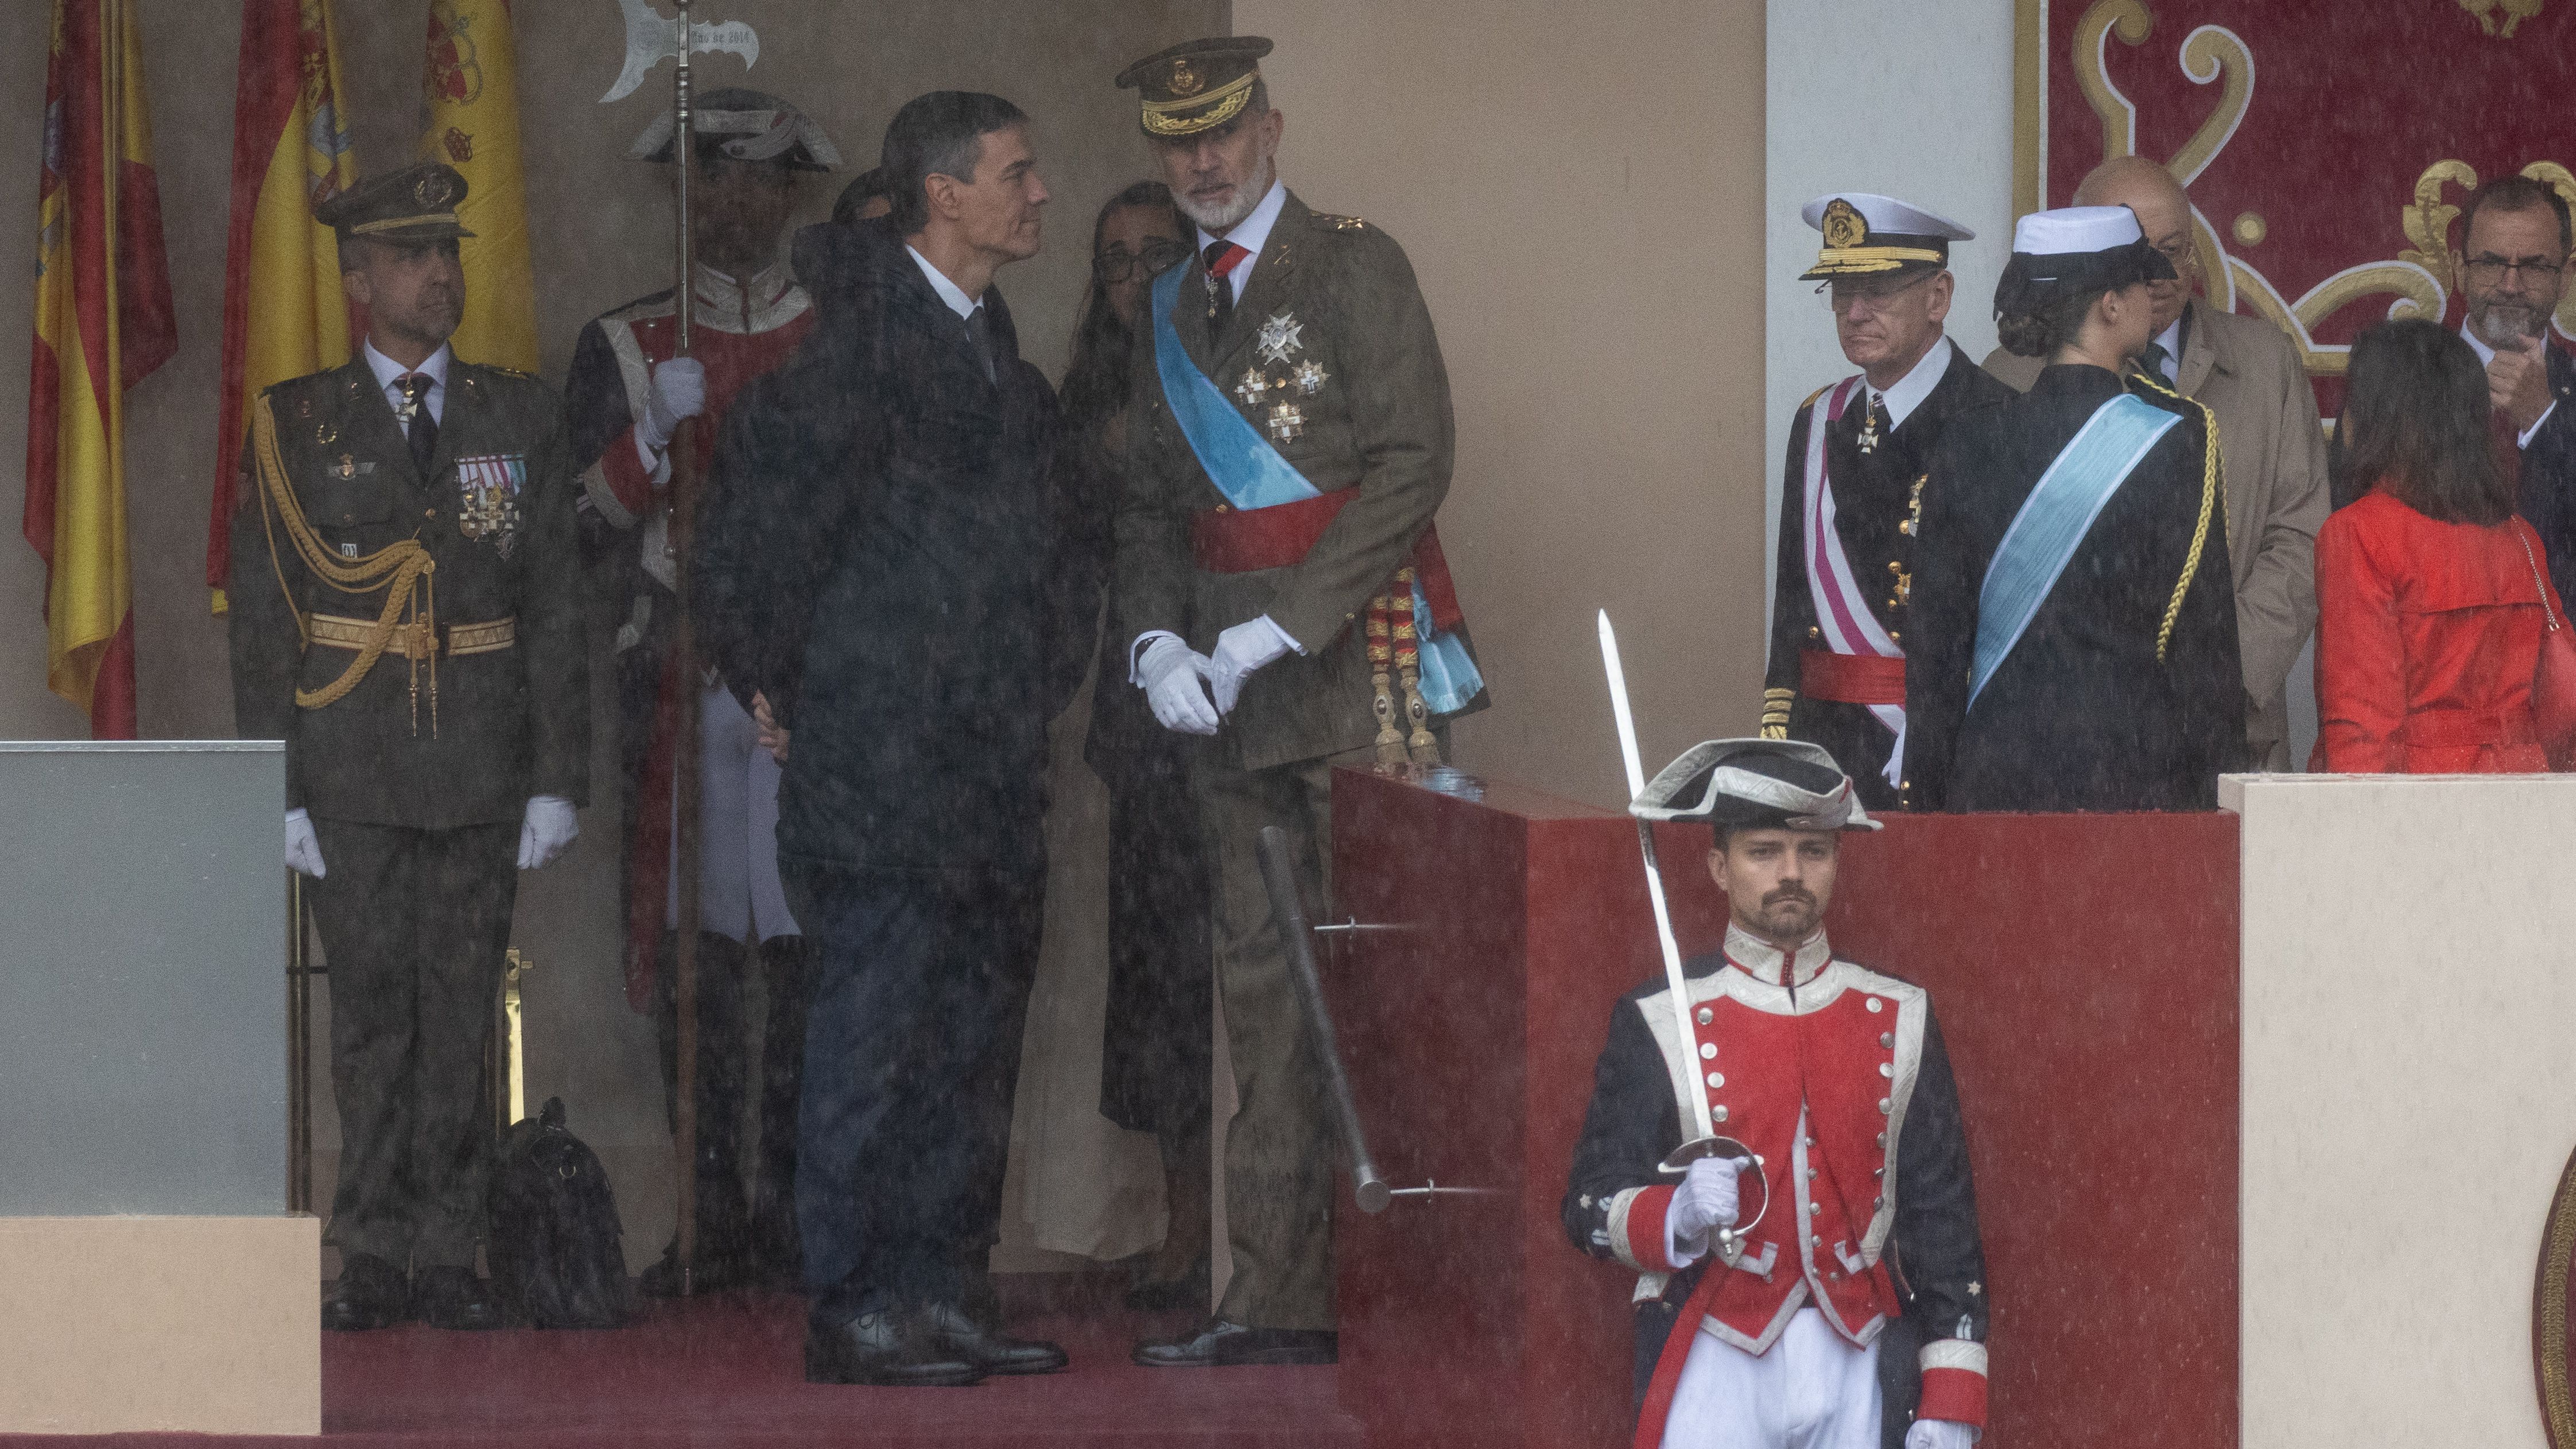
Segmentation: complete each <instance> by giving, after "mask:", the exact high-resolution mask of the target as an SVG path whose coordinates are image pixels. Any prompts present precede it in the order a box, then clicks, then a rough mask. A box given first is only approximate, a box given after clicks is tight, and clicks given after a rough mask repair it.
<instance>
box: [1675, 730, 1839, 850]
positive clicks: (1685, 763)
mask: <svg viewBox="0 0 2576 1449" xmlns="http://www.w3.org/2000/svg"><path fill="white" fill-rule="evenodd" d="M1628 813H1629V814H1631V815H1634V816H1636V817H1637V818H1639V819H1641V820H1670V821H1682V822H1696V823H1698V824H1703V825H1716V826H1720V827H1723V828H1726V829H1730V830H1770V829H1786V830H1876V829H1878V828H1879V823H1878V822H1877V821H1875V820H1872V819H1870V818H1869V812H1868V811H1867V810H1865V809H1863V808H1861V803H1860V793H1859V792H1858V791H1856V790H1854V789H1853V788H1852V782H1851V777H1850V776H1849V775H1846V774H1844V773H1843V771H1842V767H1841V766H1840V765H1837V764H1835V763H1834V757H1833V755H1832V753H1831V752H1829V751H1828V750H1826V749H1825V747H1824V746H1822V745H1811V744H1808V743H1807V742H1806V741H1804V740H1764V739H1742V740H1708V741H1705V742H1703V743H1701V744H1696V745H1693V746H1691V747H1690V748H1689V749H1687V750H1685V751H1683V752H1682V755H1681V758H1679V759H1677V760H1675V761H1673V762H1672V763H1671V764H1669V765H1666V766H1664V768H1663V769H1662V770H1660V771H1658V772H1656V775H1655V778H1653V779H1652V780H1649V781H1647V782H1646V793H1645V794H1643V795H1640V796H1638V797H1637V798H1636V800H1635V801H1634V802H1633V803H1631V804H1630V805H1629V806H1628Z"/></svg>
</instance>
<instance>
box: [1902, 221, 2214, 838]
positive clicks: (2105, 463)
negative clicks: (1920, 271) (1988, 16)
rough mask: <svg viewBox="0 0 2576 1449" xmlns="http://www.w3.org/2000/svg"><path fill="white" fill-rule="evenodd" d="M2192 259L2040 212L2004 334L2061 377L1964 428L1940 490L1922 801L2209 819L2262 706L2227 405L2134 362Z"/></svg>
mask: <svg viewBox="0 0 2576 1449" xmlns="http://www.w3.org/2000/svg"><path fill="white" fill-rule="evenodd" d="M2172 275H2173V264H2172V263H2170V262H2168V261H2166V260H2165V259H2164V257H2163V256H2162V255H2160V254H2158V253H2157V252H2156V251H2155V250H2154V249H2153V248H2151V247H2149V246H2148V245H2147V244H2146V239H2145V237H2144V235H2143V234H2142V233H2141V232H2140V230H2139V227H2138V221H2137V217H2136V216H2135V215H2134V214H2132V213H2131V212H2130V211H2129V210H2128V209H2127V208H2126V207H2073V208H2069V209H2066V210H2063V211H2046V212H2038V213H2034V214H2032V215H2030V216H2026V217H2023V218H2022V219H2021V222H2020V224H2019V226H2018V227H2016V228H2015V231H2014V236H2013V255H2012V260H2011V261H2010V262H2009V263H2007V264H2006V266H2005V268H2004V275H2003V280H2002V281H2001V282H2000V283H1999V284H1998V285H1997V286H1996V288H1995V313H1996V317H1997V328H1996V330H1997V332H1998V334H1999V335H2000V337H2001V339H2002V341H2003V344H2004V346H2005V347H2006V348H2008V349H2010V350H2011V351H2013V352H2015V353H2018V354H2020V355H2022V356H2024V357H2045V358H2047V359H2048V362H2049V366H2048V367H2047V369H2046V370H2045V371H2043V372H2041V373H2040V375H2039V380H2038V381H2037V382H2036V383H2034V384H2033V385H2032V386H2031V390H2030V391H2029V392H2028V393H2027V394H2025V395H2023V396H2022V397H2019V398H2016V399H2014V400H2013V401H2011V402H2008V403H2005V404H2004V405H2002V406H2001V407H1997V408H1992V409H1988V410H1986V411H1984V412H1979V413H1972V414H1969V415H1967V416H1964V417H1961V418H1959V419H1956V420H1955V421H1953V422H1952V423H1951V424H1950V427H1949V430H1948V431H1947V432H1946V433H1944V434H1943V436H1942V440H1941V446H1940V449H1939V451H1938V452H1937V453H1936V454H1935V455H1934V460H1933V465H1932V471H1931V476H1930V481H1929V483H1928V484H1927V486H1926V487H1925V489H1924V496H1923V536H1922V538H1921V540H1920V542H1919V544H1918V553H1917V557H1918V559H1919V560H1920V563H1919V565H1918V567H1917V571H1916V574H1915V577H1914V580H1913V611H1914V626H1913V628H1912V629H1911V630H1909V631H1908V633H1909V636H1910V637H1908V638H1907V639H1906V641H1905V649H1906V654H1907V663H1906V671H1905V690H1906V700H1907V705H1908V707H1907V726H1908V728H1909V730H1910V731H1911V736H1910V738H1909V739H1908V741H1907V746H1906V765H1907V774H1908V776H1909V780H1908V798H1907V803H1908V804H1909V805H1911V806H1913V807H1914V808H1916V809H1921V810H1953V811H1966V810H2026V811H2042V810H2207V809H2211V808H2213V807H2214V806H2215V805H2216V803H2217V789H2218V776H2219V775H2220V774H2221V773H2222V772H2224V771H2228V770H2234V769H2241V768H2243V761H2244V759H2245V715H2246V700H2245V686H2244V682H2243V680H2244V676H2243V674H2242V673H2241V672H2240V670H2239V668H2238V663H2237V658H2238V656H2237V644H2236V606H2235V601H2234V600H2233V598H2232V597H2231V596H2230V589H2229V583H2228V581H2229V579H2230V577H2231V574H2230V573H2229V570H2228V564H2227V526H2226V525H2227V520H2226V513H2225V509H2226V499H2225V492H2224V489H2223V487H2222V486H2221V480H2220V478H2219V458H2218V442H2217V436H2216V434H2217V425H2216V424H2215V422H2214V421H2212V419H2211V418H2210V416H2209V412H2208V409H2206V408H2204V407H2202V406H2201V405H2200V404H2198V403H2195V402H2192V401H2191V400H2189V399H2187V398H2184V397H2181V396H2179V395H2177V394H2176V393H2174V392H2173V391H2172V390H2171V389H2168V388H2165V387H2163V386H2161V385H2160V382H2159V381H2157V380H2150V379H2148V378H2145V377H2143V376H2141V375H2139V374H2138V373H2136V372H2135V371H2133V370H2132V369H2131V368H2130V366H2129V364H2130V362H2131V361H2132V360H2133V359H2134V358H2136V357H2137V355H2138V354H2139V353H2140V352H2142V351H2144V350H2145V348H2146V345H2147V342H2148V340H2149V337H2150V334H2149V331H2148V328H2149V326H2150V325H2151V324H2150V323H2149V320H2148V300H2147V291H2148V289H2147V285H2146V284H2147V283H2148V282H2150V281H2153V280H2156V279H2158V278H2163V277H2170V276H2172Z"/></svg>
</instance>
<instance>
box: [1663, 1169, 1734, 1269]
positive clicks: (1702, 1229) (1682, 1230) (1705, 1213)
mask: <svg viewBox="0 0 2576 1449" xmlns="http://www.w3.org/2000/svg"><path fill="white" fill-rule="evenodd" d="M1751 1165H1752V1159H1750V1158H1745V1157H1703V1158H1700V1159H1699V1160H1697V1161H1695V1162H1693V1163H1692V1164H1691V1165H1690V1171H1689V1172H1688V1173H1687V1174H1685V1175H1684V1176H1683V1178H1682V1185H1681V1186H1680V1187H1678V1188H1675V1189H1674V1190H1673V1205H1672V1210H1671V1211H1672V1227H1673V1242H1674V1243H1675V1244H1676V1245H1680V1246H1685V1247H1687V1246H1688V1245H1690V1244H1693V1243H1701V1244H1705V1243H1706V1242H1707V1240H1708V1234H1709V1231H1710V1230H1711V1229H1713V1228H1731V1227H1734V1226H1735V1214H1736V1211H1737V1209H1738V1207H1739V1204H1738V1202H1737V1200H1736V1192H1735V1186H1736V1184H1735V1174H1736V1173H1737V1172H1739V1171H1741V1170H1743V1169H1744V1168H1746V1167H1749V1166H1751ZM1698 1251H1701V1252H1705V1251H1707V1250H1706V1248H1705V1247H1702V1248H1700V1249H1699V1250H1698Z"/></svg>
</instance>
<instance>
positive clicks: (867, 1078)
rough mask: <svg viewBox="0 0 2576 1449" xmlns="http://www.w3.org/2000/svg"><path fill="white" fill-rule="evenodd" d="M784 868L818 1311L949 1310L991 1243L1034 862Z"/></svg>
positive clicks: (1033, 967)
mask: <svg viewBox="0 0 2576 1449" xmlns="http://www.w3.org/2000/svg"><path fill="white" fill-rule="evenodd" d="M1032 828H1034V827H1032ZM780 868H781V874H782V876H783V878H784V881H785V885H786V888H787V904H788V909H789V910H790V911H792V912H794V914H795V916H796V919H797V921H798V923H800V924H801V925H803V926H804V928H805V939H806V940H807V941H808V942H809V943H810V944H811V946H812V949H813V951H814V953H815V956H814V963H813V967H814V989H813V995H812V997H811V1001H810V1005H809V1008H808V1010H809V1015H808V1018H807V1022H806V1037H805V1081H804V1092H803V1098H802V1105H801V1110H800V1112H799V1114H798V1131H797V1164H796V1222H797V1228H798V1231H799V1232H800V1233H801V1235H802V1237H803V1239H804V1248H805V1282H806V1286H807V1288H808V1290H809V1291H810V1293H811V1296H812V1302H813V1314H814V1317H815V1318H816V1320H817V1321H822V1322H841V1321H846V1320H848V1319H850V1318H852V1317H855V1316H857V1315H859V1314H862V1313H868V1312H873V1311H875V1310H877V1309H879V1308H883V1307H888V1306H892V1305H896V1304H911V1303H932V1302H948V1303H955V1302H962V1301H964V1300H965V1299H966V1298H967V1297H968V1296H969V1294H970V1291H971V1288H972V1285H973V1283H974V1281H975V1279H976V1278H977V1277H978V1275H980V1273H981V1271H982V1267H983V1263H984V1259H985V1256H986V1255H987V1254H989V1253H990V1252H991V1250H992V1247H993V1244H994V1243H995V1242H997V1241H999V1239H1000V1236H1001V1208H1002V1173H1003V1168H1004V1166H1005V1163H1006V1159H1007V1153H1008V1150H1009V1146H1010V1138H1011V1104H1012V1098H1013V1096H1014V1094H1015V1093H1016V1092H1017V1091H1018V1089H1019V1075H1020V1040H1021V1034H1022V1030H1023V1028H1024V1027H1025V1025H1026V1022H1027V1017H1028V1002H1029V988H1030V985H1031V984H1032V982H1033V981H1034V980H1035V978H1036V975H1037V956H1038V939H1039V935H1040V932H1041V928H1042V925H1043V921H1042V905H1043V901H1044V898H1045V873H1044V868H1043V866H1042V865H1041V866H1038V867H1036V868H1034V869H1031V868H1026V867H1023V868H1017V869H1008V870H996V869H991V868H986V867H977V866H959V867H948V868H939V869H917V870H871V869H853V868H847V867H839V866H829V865H823V864H820V863H817V862H813V861H808V860H801V859H797V858H795V857H787V858H784V859H782V860H781V861H780Z"/></svg>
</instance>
